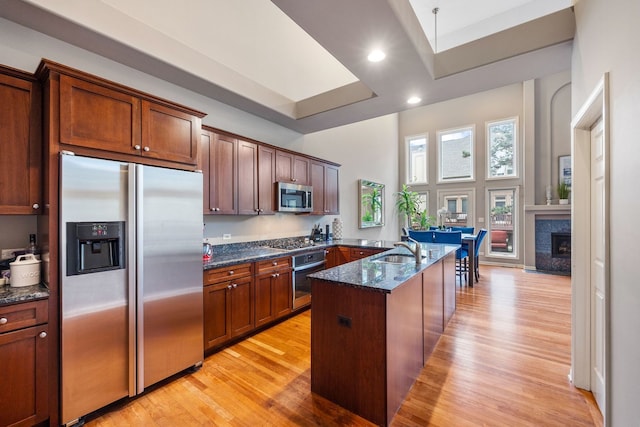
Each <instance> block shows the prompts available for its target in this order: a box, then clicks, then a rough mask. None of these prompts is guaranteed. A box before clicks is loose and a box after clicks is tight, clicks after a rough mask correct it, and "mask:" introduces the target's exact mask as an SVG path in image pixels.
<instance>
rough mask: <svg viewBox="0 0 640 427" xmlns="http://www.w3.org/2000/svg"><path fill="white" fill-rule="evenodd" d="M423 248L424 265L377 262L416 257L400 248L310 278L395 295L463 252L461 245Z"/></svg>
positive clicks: (426, 246)
mask: <svg viewBox="0 0 640 427" xmlns="http://www.w3.org/2000/svg"><path fill="white" fill-rule="evenodd" d="M420 246H421V248H422V256H423V259H422V264H416V263H415V262H407V263H402V264H399V263H389V262H380V261H377V260H379V259H380V258H384V257H385V256H388V255H392V254H402V255H412V254H411V252H410V251H409V250H408V249H406V248H404V247H398V248H395V249H390V250H388V251H385V252H382V253H379V254H376V255H372V256H370V257H367V258H363V259H361V260H357V261H352V262H350V263H347V264H343V265H339V266H337V267H333V268H329V269H327V270H323V271H319V272H317V273H313V274H310V275H309V277H310V278H313V279H319V280H324V281H328V282H334V283H336V284H338V285H347V286H349V285H350V286H353V287H359V288H365V289H370V290H374V291H380V292H392V291H393V290H394V289H395V288H397V287H398V286H400V285H401V284H402V283H404V282H406V281H407V280H408V279H410V278H411V277H413V276H415V275H416V274H418V273H420V272H422V271H423V270H425V269H426V268H428V267H430V266H431V265H433V264H435V263H437V262H438V261H439V260H441V259H442V258H444V257H445V256H447V255H448V254H450V253H451V252H455V251H456V250H457V249H458V248H460V245H447V244H435V243H421V244H420Z"/></svg>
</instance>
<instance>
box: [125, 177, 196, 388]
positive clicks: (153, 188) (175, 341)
mask: <svg viewBox="0 0 640 427" xmlns="http://www.w3.org/2000/svg"><path fill="white" fill-rule="evenodd" d="M136 168H137V170H136V177H137V178H136V179H137V205H138V213H137V230H138V242H137V251H138V278H137V282H138V393H140V392H142V391H143V389H144V387H147V386H149V385H151V384H154V383H156V382H158V381H160V380H162V379H165V378H167V377H169V376H171V375H173V374H175V373H177V372H180V371H182V370H184V369H186V368H188V367H190V366H193V365H195V364H197V363H199V362H201V361H202V360H203V353H204V350H203V338H202V337H203V318H202V312H203V307H202V174H200V173H194V172H185V171H178V170H173V169H163V168H156V167H151V166H142V165H137V166H136Z"/></svg>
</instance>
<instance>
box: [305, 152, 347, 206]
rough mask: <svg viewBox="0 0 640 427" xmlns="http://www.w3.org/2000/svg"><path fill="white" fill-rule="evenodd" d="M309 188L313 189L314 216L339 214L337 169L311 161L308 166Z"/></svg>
mask: <svg viewBox="0 0 640 427" xmlns="http://www.w3.org/2000/svg"><path fill="white" fill-rule="evenodd" d="M310 171H311V172H310V173H311V186H312V187H313V210H312V211H311V214H314V215H338V214H340V207H339V194H338V188H339V185H338V167H337V166H334V165H331V164H328V163H322V162H318V161H312V162H311V166H310Z"/></svg>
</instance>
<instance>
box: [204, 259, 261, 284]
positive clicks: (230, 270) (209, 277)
mask: <svg viewBox="0 0 640 427" xmlns="http://www.w3.org/2000/svg"><path fill="white" fill-rule="evenodd" d="M251 266H252V264H251V263H247V264H237V265H231V266H229V267H221V268H214V269H212V270H207V271H205V273H204V284H205V285H211V284H213V283H218V282H222V281H225V280H230V279H237V278H239V277H246V276H251V275H252V274H253V269H252V268H251Z"/></svg>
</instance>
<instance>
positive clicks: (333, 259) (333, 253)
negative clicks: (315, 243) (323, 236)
mask: <svg viewBox="0 0 640 427" xmlns="http://www.w3.org/2000/svg"><path fill="white" fill-rule="evenodd" d="M338 252H339V250H338V247H337V246H333V247H329V248H327V249H326V250H325V251H324V255H325V256H324V259H325V261H326V263H325V267H327V268H333V267H336V266H338V265H340V264H338V258H337V254H338Z"/></svg>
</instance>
